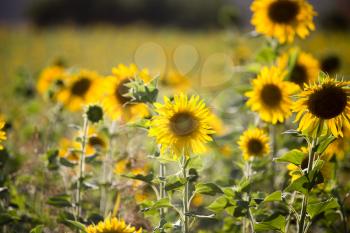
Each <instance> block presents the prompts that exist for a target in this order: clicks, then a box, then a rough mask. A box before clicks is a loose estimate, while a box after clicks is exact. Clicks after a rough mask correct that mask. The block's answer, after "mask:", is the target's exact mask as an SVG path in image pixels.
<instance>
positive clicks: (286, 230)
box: [285, 191, 297, 232]
mask: <svg viewBox="0 0 350 233" xmlns="http://www.w3.org/2000/svg"><path fill="white" fill-rule="evenodd" d="M296 194H297V193H296V192H295V191H294V192H293V194H292V198H291V200H290V205H291V206H292V205H293V203H294V201H295V196H296ZM292 213H293V211H292V210H291V209H290V210H289V213H288V217H287V224H286V228H285V232H288V230H289V225H290V220H291V218H292Z"/></svg>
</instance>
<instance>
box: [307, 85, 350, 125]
mask: <svg viewBox="0 0 350 233" xmlns="http://www.w3.org/2000/svg"><path fill="white" fill-rule="evenodd" d="M307 105H308V108H309V110H310V112H311V113H312V114H313V115H315V116H317V117H318V118H321V119H331V118H334V117H336V116H338V115H339V114H341V113H342V112H343V111H344V109H345V108H346V105H347V94H346V92H345V91H344V90H343V89H342V88H340V87H336V86H325V87H323V88H322V89H320V90H318V91H316V92H315V93H313V94H311V95H310V97H309V100H308V103H307Z"/></svg>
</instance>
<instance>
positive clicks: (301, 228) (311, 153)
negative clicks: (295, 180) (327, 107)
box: [298, 139, 316, 233]
mask: <svg viewBox="0 0 350 233" xmlns="http://www.w3.org/2000/svg"><path fill="white" fill-rule="evenodd" d="M315 150H316V140H315V139H312V143H311V148H310V149H309V160H308V165H307V174H310V172H311V170H312V168H313V163H314V155H315ZM308 201H309V191H308V192H307V194H304V196H303V202H302V206H301V213H300V221H299V227H298V233H305V231H304V230H305V219H306V209H307V204H308Z"/></svg>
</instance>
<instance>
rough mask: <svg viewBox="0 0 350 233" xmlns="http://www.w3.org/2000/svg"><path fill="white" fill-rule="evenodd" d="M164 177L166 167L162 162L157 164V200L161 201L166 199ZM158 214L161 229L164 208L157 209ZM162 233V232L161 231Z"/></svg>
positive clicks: (163, 220) (163, 219)
mask: <svg viewBox="0 0 350 233" xmlns="http://www.w3.org/2000/svg"><path fill="white" fill-rule="evenodd" d="M165 176H166V165H165V164H164V163H162V162H160V163H159V179H160V183H159V198H160V199H163V198H165V197H166V192H165ZM159 214H160V223H159V227H160V228H163V224H164V222H165V208H160V209H159ZM162 232H164V231H163V230H162Z"/></svg>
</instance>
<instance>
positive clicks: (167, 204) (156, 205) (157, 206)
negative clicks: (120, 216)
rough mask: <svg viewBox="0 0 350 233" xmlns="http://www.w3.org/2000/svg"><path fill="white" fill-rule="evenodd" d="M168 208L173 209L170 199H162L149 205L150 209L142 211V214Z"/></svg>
mask: <svg viewBox="0 0 350 233" xmlns="http://www.w3.org/2000/svg"><path fill="white" fill-rule="evenodd" d="M167 207H172V205H171V203H170V200H169V198H168V197H166V198H162V199H160V200H158V201H156V202H154V203H153V204H152V205H149V206H148V207H146V208H144V209H142V212H147V211H151V210H156V209H160V208H167Z"/></svg>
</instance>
